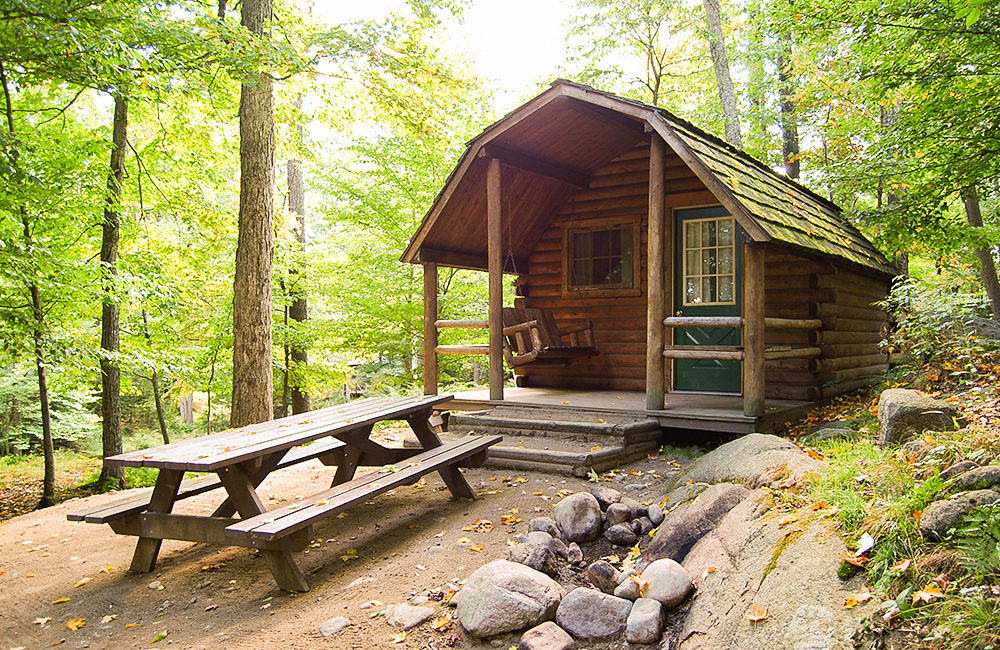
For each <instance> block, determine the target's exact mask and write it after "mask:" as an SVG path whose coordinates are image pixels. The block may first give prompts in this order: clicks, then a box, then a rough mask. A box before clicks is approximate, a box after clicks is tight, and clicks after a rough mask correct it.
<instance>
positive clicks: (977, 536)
mask: <svg viewBox="0 0 1000 650" xmlns="http://www.w3.org/2000/svg"><path fill="white" fill-rule="evenodd" d="M954 540H955V547H956V548H957V549H958V551H959V554H960V556H961V561H962V566H963V567H964V568H965V570H966V571H968V572H970V573H971V574H973V575H974V576H975V577H976V578H977V579H978V580H986V581H988V582H990V583H993V584H996V583H997V581H998V580H1000V507H998V506H985V507H980V508H975V509H974V510H972V512H970V513H969V514H968V515H966V517H965V519H964V520H963V521H962V525H961V526H960V527H959V528H957V529H956V530H955V536H954Z"/></svg>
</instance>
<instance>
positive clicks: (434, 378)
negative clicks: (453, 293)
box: [424, 263, 438, 395]
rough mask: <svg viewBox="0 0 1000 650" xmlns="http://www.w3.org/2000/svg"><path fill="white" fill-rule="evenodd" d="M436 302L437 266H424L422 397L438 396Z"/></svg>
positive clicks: (431, 264)
mask: <svg viewBox="0 0 1000 650" xmlns="http://www.w3.org/2000/svg"><path fill="white" fill-rule="evenodd" d="M437 302H438V269H437V264H434V263H430V264H424V395H437V394H438V360H437V352H436V351H435V349H436V348H437V344H438V331H437V316H438V304H437Z"/></svg>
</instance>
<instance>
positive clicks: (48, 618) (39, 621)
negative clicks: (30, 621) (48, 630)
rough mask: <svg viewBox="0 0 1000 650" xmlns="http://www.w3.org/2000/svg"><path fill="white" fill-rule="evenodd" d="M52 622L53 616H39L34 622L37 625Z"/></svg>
mask: <svg viewBox="0 0 1000 650" xmlns="http://www.w3.org/2000/svg"><path fill="white" fill-rule="evenodd" d="M51 620H52V617H51V616H39V617H38V618H36V619H35V620H34V623H35V625H45V624H46V623H48V622H49V621H51Z"/></svg>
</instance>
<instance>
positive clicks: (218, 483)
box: [67, 395, 502, 591]
mask: <svg viewBox="0 0 1000 650" xmlns="http://www.w3.org/2000/svg"><path fill="white" fill-rule="evenodd" d="M451 398H452V396H451V395H437V396H421V397H396V398H391V397H390V398H370V399H365V400H359V401H357V402H350V403H348V404H342V405H339V406H333V407H330V408H326V409H321V410H318V411H313V412H310V413H307V414H302V415H295V416H291V417H287V418H281V419H278V420H272V421H270V422H263V423H261V424H256V425H250V426H246V427H241V428H239V429H230V430H227V431H222V432H219V433H214V434H211V435H208V436H204V437H201V438H192V439H188V440H183V441H180V442H175V443H171V444H168V445H163V446H160V447H154V448H152V449H144V450H140V451H133V452H128V453H125V454H119V455H117V456H111V457H109V458H106V459H105V462H106V463H108V464H109V465H122V466H126V467H154V468H157V469H158V470H159V473H158V474H157V478H156V484H155V485H154V487H153V488H152V490H146V491H144V492H141V493H139V494H133V495H129V496H128V497H125V498H122V499H118V500H116V501H112V502H110V503H106V504H103V505H100V506H95V507H94V508H90V509H88V510H85V511H80V512H72V513H70V514H68V515H67V519H69V520H70V521H86V522H90V523H107V524H109V525H110V526H111V528H112V530H114V531H115V532H116V533H118V534H120V535H135V536H137V537H139V541H138V543H137V544H136V549H135V554H134V555H133V557H132V565H131V569H132V570H133V571H136V572H140V573H148V572H150V571H152V570H153V568H154V566H155V564H156V558H157V555H158V554H159V550H160V545H161V543H162V541H163V540H164V539H175V540H183V541H191V542H206V543H213V544H221V545H226V546H245V547H250V548H256V549H258V550H260V552H261V555H262V557H263V558H264V561H265V563H266V564H267V566H268V568H269V569H270V571H271V573H272V575H274V578H275V581H276V582H277V584H278V586H279V587H281V588H282V589H285V590H288V591H308V589H309V585H308V583H307V582H306V580H305V577H304V575H303V574H302V572H301V570H300V569H299V568H298V566H297V565H296V564H295V562H294V561H293V559H292V556H291V553H292V552H293V551H298V550H302V549H303V548H305V547H306V546H307V545H308V544H309V541H310V539H311V537H312V524H313V523H316V522H318V521H321V520H322V519H325V518H327V517H330V516H332V515H336V514H338V513H339V512H341V511H343V510H345V509H347V508H349V507H350V506H352V505H355V504H357V503H360V502H363V501H365V500H366V499H370V498H371V497H373V496H376V495H379V494H382V493H384V492H386V491H388V490H391V489H393V488H395V487H398V486H400V485H406V484H409V483H413V482H415V481H417V480H418V479H419V478H420V477H422V476H423V475H425V474H429V473H431V472H434V471H436V472H438V473H439V474H440V476H441V478H442V480H443V481H444V483H445V485H446V486H447V487H448V489H449V490H450V491H451V493H452V495H453V496H455V497H460V498H469V499H474V498H475V493H474V492H473V491H472V488H471V487H470V486H469V484H468V482H467V481H466V480H465V478H464V477H463V476H462V473H461V471H460V470H459V468H460V467H478V466H480V465H482V464H483V463H484V462H485V461H486V454H487V450H488V449H489V447H490V446H492V445H495V444H497V443H498V442H500V441H501V440H502V438H501V437H500V436H467V437H465V438H461V439H459V440H456V441H455V442H451V443H448V444H444V443H442V442H441V439H440V437H438V435H437V434H436V433H435V432H434V430H433V429H432V428H431V427H430V425H429V424H428V419H429V418H430V415H431V412H432V411H433V410H434V408H435V407H438V406H439V405H440V404H442V403H444V402H447V401H448V400H450V399H451ZM384 420H406V421H407V422H408V423H409V425H410V427H411V428H412V429H413V432H414V434H416V437H417V440H418V441H419V442H420V444H421V445H422V448H416V449H415V448H402V449H396V448H389V447H384V446H382V445H380V444H378V443H377V442H375V441H374V440H372V439H371V432H372V428H373V427H374V425H375V424H376V423H378V422H381V421H384ZM312 459H319V460H320V461H321V462H323V463H324V464H326V465H329V466H334V465H335V466H336V467H337V471H336V473H335V474H334V479H333V485H332V486H331V487H330V489H329V490H325V491H323V492H320V493H319V494H316V495H313V496H310V497H307V498H305V499H302V500H299V501H296V502H294V503H292V504H289V505H287V506H280V507H278V508H277V509H275V510H273V511H271V512H267V510H266V508H265V507H264V502H263V501H262V500H261V498H260V496H259V495H258V494H257V491H256V489H257V487H258V486H259V485H260V484H261V482H263V481H264V479H265V478H267V476H268V475H269V474H270V473H271V472H273V471H275V470H277V469H282V468H286V467H291V466H293V465H296V464H298V463H302V462H305V461H308V460H312ZM359 466H375V467H386V473H380V474H377V475H374V477H373V476H372V475H367V476H361V477H358V478H355V472H356V470H357V468H358V467H359ZM185 472H205V473H210V474H215V476H210V475H209V476H202V477H199V478H194V479H189V480H187V481H183V480H182V479H183V477H184V473H185ZM219 487H222V488H224V489H225V491H226V495H227V496H226V499H225V500H224V501H223V502H222V503H221V504H220V505H219V506H218V507H217V508H216V509H215V511H214V512H213V513H212V514H211V515H210V516H201V515H184V514H178V513H174V512H172V510H173V506H174V504H175V503H176V502H177V501H179V500H181V499H185V498H188V497H191V496H194V495H196V494H203V493H205V492H207V491H210V490H214V489H217V488H219ZM236 514H238V515H239V516H238V517H235V518H234V516H233V515H236Z"/></svg>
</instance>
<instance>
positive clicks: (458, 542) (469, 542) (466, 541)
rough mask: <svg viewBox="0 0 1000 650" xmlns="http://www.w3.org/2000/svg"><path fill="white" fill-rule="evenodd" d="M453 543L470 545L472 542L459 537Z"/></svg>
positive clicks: (466, 538)
mask: <svg viewBox="0 0 1000 650" xmlns="http://www.w3.org/2000/svg"><path fill="white" fill-rule="evenodd" d="M455 543H456V544H471V543H472V540H471V539H469V538H468V537H459V538H458V539H456V540H455Z"/></svg>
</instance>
